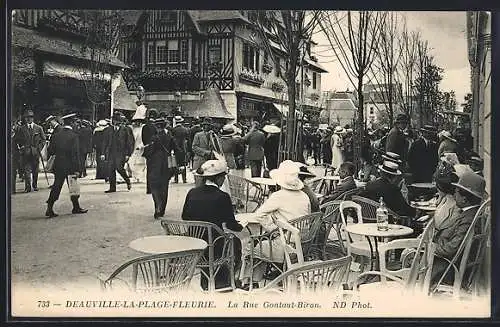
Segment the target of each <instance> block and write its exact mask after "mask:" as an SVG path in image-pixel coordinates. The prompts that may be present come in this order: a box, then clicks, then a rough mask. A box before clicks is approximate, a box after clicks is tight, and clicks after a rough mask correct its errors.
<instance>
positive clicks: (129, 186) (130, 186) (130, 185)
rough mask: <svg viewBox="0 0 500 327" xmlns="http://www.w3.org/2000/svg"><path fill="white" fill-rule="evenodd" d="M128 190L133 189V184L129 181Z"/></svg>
mask: <svg viewBox="0 0 500 327" xmlns="http://www.w3.org/2000/svg"><path fill="white" fill-rule="evenodd" d="M127 189H128V190H129V191H130V189H132V183H131V182H130V181H129V182H127Z"/></svg>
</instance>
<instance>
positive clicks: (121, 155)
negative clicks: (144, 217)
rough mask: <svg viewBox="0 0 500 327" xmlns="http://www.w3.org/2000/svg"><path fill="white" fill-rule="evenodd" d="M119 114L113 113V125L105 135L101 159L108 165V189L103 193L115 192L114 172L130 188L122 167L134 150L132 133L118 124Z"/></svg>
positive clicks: (130, 185) (119, 120)
mask: <svg viewBox="0 0 500 327" xmlns="http://www.w3.org/2000/svg"><path fill="white" fill-rule="evenodd" d="M120 122H121V115H120V113H118V112H114V113H113V125H112V126H111V127H110V128H109V131H108V132H107V133H106V135H105V139H104V154H103V155H101V158H102V157H104V158H102V159H103V160H107V161H108V165H109V170H108V172H109V190H107V191H105V193H113V192H116V172H118V173H119V174H120V175H121V176H122V178H123V179H124V180H125V182H126V183H127V189H129V190H130V189H131V188H132V184H131V183H130V178H129V177H128V175H127V172H126V171H125V168H124V167H123V166H124V165H125V163H126V162H127V161H128V159H129V158H130V156H131V155H132V152H133V151H134V135H133V134H132V130H131V129H130V128H129V127H128V126H125V125H122V124H120Z"/></svg>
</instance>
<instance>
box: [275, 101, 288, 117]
mask: <svg viewBox="0 0 500 327" xmlns="http://www.w3.org/2000/svg"><path fill="white" fill-rule="evenodd" d="M273 106H274V107H275V108H276V109H277V110H278V111H279V112H281V113H282V114H283V116H286V115H287V114H288V105H287V104H276V103H273Z"/></svg>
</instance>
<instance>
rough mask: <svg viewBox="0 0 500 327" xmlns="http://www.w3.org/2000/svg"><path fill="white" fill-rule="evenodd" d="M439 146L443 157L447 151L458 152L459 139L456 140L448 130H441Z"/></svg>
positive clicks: (439, 153)
mask: <svg viewBox="0 0 500 327" xmlns="http://www.w3.org/2000/svg"><path fill="white" fill-rule="evenodd" d="M438 137H439V148H438V156H439V157H441V156H442V155H443V153H446V152H457V140H455V139H454V138H453V137H452V135H451V133H450V132H448V131H441V132H440V133H439V134H438Z"/></svg>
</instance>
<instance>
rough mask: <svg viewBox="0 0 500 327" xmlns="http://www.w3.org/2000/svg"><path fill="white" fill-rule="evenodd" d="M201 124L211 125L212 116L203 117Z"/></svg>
mask: <svg viewBox="0 0 500 327" xmlns="http://www.w3.org/2000/svg"><path fill="white" fill-rule="evenodd" d="M201 124H202V125H212V124H213V121H212V118H210V117H205V118H203V121H202V123H201Z"/></svg>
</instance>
